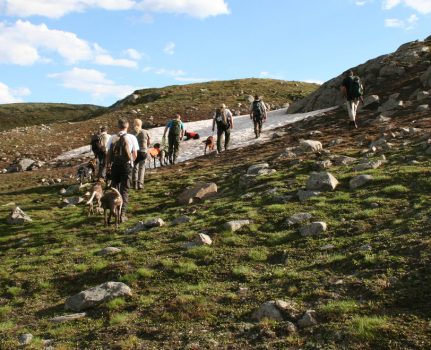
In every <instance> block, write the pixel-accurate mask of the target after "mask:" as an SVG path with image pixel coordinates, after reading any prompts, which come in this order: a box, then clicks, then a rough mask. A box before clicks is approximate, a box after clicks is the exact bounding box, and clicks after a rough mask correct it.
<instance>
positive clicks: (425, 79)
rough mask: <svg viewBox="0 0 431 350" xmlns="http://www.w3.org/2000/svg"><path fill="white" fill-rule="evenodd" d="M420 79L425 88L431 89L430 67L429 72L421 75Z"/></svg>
mask: <svg viewBox="0 0 431 350" xmlns="http://www.w3.org/2000/svg"><path fill="white" fill-rule="evenodd" d="M420 79H421V82H422V84H423V86H424V87H425V88H430V87H431V66H430V67H428V69H427V71H426V72H425V73H424V74H422V75H421V77H420Z"/></svg>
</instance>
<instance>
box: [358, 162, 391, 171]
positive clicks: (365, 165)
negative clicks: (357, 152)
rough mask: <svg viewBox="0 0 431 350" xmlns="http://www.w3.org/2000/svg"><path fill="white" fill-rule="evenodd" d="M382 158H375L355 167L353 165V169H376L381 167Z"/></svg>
mask: <svg viewBox="0 0 431 350" xmlns="http://www.w3.org/2000/svg"><path fill="white" fill-rule="evenodd" d="M384 162H385V161H384V160H376V161H373V162H366V163H362V164H358V165H356V166H355V167H353V171H364V170H368V169H377V168H379V167H381V166H382V165H383V164H384Z"/></svg>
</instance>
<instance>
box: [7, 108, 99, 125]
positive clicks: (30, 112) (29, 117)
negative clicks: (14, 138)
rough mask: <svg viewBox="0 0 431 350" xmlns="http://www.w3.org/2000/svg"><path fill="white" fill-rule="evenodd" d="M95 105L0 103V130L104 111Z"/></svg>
mask: <svg viewBox="0 0 431 350" xmlns="http://www.w3.org/2000/svg"><path fill="white" fill-rule="evenodd" d="M103 110H104V108H103V107H99V106H94V105H72V104H66V103H12V104H5V105H0V131H1V130H7V129H12V128H15V127H22V126H31V125H40V124H50V123H57V122H63V121H77V120H85V119H88V118H90V117H92V116H94V114H97V113H100V112H101V111H103Z"/></svg>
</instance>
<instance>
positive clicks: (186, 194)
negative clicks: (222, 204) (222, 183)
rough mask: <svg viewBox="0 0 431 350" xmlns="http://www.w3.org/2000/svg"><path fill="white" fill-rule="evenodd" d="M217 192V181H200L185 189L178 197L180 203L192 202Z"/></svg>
mask: <svg viewBox="0 0 431 350" xmlns="http://www.w3.org/2000/svg"><path fill="white" fill-rule="evenodd" d="M216 193H217V185H216V184H215V183H212V182H211V183H198V184H196V185H195V186H193V187H191V188H187V189H185V190H184V191H183V192H182V193H181V194H180V195H179V196H178V198H177V201H178V203H179V204H182V205H184V204H191V203H194V202H195V201H196V200H203V199H206V198H208V197H210V196H212V195H214V194H216Z"/></svg>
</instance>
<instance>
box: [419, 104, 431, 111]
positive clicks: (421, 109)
mask: <svg viewBox="0 0 431 350" xmlns="http://www.w3.org/2000/svg"><path fill="white" fill-rule="evenodd" d="M429 109H430V106H429V105H420V106H418V108H416V110H417V111H418V112H426V111H428V110H429Z"/></svg>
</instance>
